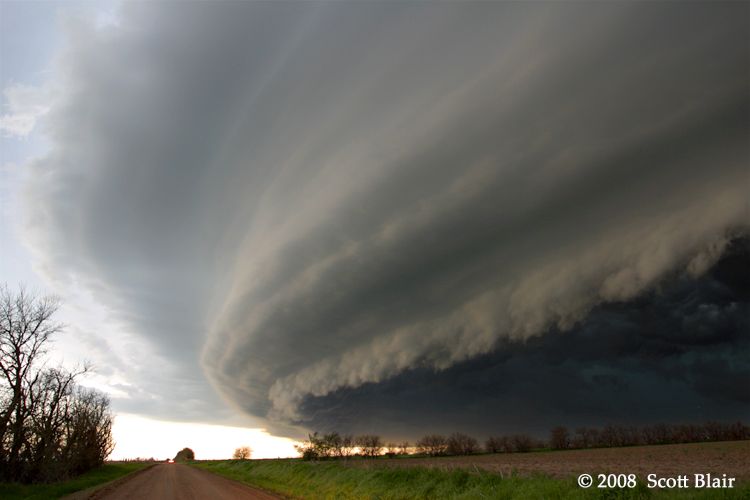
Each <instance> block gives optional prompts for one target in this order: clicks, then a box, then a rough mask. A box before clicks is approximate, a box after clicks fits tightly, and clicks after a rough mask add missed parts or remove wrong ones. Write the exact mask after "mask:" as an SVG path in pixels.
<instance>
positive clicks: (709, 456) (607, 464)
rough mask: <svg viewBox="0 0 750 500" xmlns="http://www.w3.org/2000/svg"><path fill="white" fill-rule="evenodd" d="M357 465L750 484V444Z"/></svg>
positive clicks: (401, 460)
mask: <svg viewBox="0 0 750 500" xmlns="http://www.w3.org/2000/svg"><path fill="white" fill-rule="evenodd" d="M350 464H351V465H353V466H356V467H371V466H373V465H375V464H377V466H388V467H414V466H422V467H438V468H441V469H456V468H469V469H471V468H474V467H477V468H480V469H483V470H487V471H490V472H495V473H499V474H505V475H508V474H513V475H521V476H525V475H526V476H527V475H531V474H539V473H542V474H545V475H548V476H550V477H557V478H562V477H568V476H571V475H578V474H582V473H588V474H592V475H593V474H598V473H608V472H609V473H618V474H620V473H625V474H630V473H634V474H636V475H637V476H638V477H639V478H642V479H644V478H645V477H646V476H647V475H648V474H651V473H654V474H657V475H659V476H675V475H678V474H690V475H692V474H698V473H700V474H705V473H711V474H718V476H721V474H727V476H730V477H736V478H737V479H738V481H743V482H744V481H750V441H726V442H717V443H690V444H667V445H659V446H631V447H623V448H595V449H587V450H566V451H542V452H531V453H497V454H488V455H473V456H460V457H437V458H393V459H383V460H378V461H377V462H371V461H366V460H357V461H351V462H350Z"/></svg>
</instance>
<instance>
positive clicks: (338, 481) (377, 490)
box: [192, 459, 750, 500]
mask: <svg viewBox="0 0 750 500" xmlns="http://www.w3.org/2000/svg"><path fill="white" fill-rule="evenodd" d="M192 465H194V466H196V467H200V468H202V469H205V470H208V471H211V472H215V473H217V474H220V475H222V476H225V477H228V478H230V479H234V480H237V481H240V482H244V483H247V484H250V485H253V486H258V487H260V488H264V489H266V490H269V491H274V492H277V493H281V494H283V495H286V496H289V497H293V498H300V499H336V500H339V499H342V500H344V499H372V500H375V499H377V500H406V499H435V498H440V499H482V498H492V499H527V498H529V499H540V500H543V499H592V498H593V499H613V500H615V499H628V500H629V499H649V498H657V499H665V500H668V499H672V498H680V499H681V498H688V499H701V500H702V499H740V498H743V499H747V498H750V485H747V484H745V485H740V486H739V487H738V488H735V489H732V490H694V489H690V490H679V491H678V490H662V491H657V490H650V489H648V488H646V486H645V485H644V484H642V483H639V484H638V486H637V487H636V488H633V489H614V490H599V489H596V488H592V489H589V490H583V489H581V488H580V487H579V486H578V485H577V484H576V481H575V478H569V479H553V478H549V477H546V476H535V477H516V476H513V477H502V476H500V475H499V474H494V473H489V472H483V471H477V472H474V471H472V472H469V471H465V470H450V471H445V470H439V469H430V468H423V467H403V468H401V467H399V468H396V467H393V468H390V467H385V466H373V467H370V468H361V467H349V466H346V465H343V464H341V463H335V462H302V461H299V460H293V459H288V460H245V461H233V460H226V461H206V462H194V463H193V464H192Z"/></svg>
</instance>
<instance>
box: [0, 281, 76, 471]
mask: <svg viewBox="0 0 750 500" xmlns="http://www.w3.org/2000/svg"><path fill="white" fill-rule="evenodd" d="M58 308H59V302H58V301H57V299H55V298H54V297H36V296H35V295H33V294H30V293H28V292H27V291H26V290H25V289H24V288H23V287H21V288H20V289H19V291H18V293H17V294H15V295H14V294H13V293H11V292H10V291H9V290H8V287H7V285H3V287H2V288H0V371H1V372H2V377H3V378H2V381H3V406H2V410H0V411H1V413H0V443H1V445H2V454H1V455H2V461H3V466H4V467H3V469H4V470H5V471H7V473H8V475H9V476H10V477H11V478H17V477H19V476H20V475H21V471H20V469H21V467H22V464H21V462H22V459H21V454H22V453H23V452H24V449H25V448H26V445H27V442H28V440H29V426H28V422H29V420H30V419H31V416H32V412H33V409H32V407H31V404H30V403H31V401H29V397H30V396H31V395H32V393H33V391H34V388H35V387H36V385H37V384H38V383H39V379H40V377H41V372H40V371H38V370H35V369H34V367H35V364H36V362H37V360H38V358H39V357H40V356H42V355H43V354H44V347H45V344H46V342H47V341H48V340H49V338H50V337H52V336H53V335H54V334H56V333H58V332H59V331H60V330H61V329H62V326H61V325H60V324H59V323H55V322H53V321H52V316H53V315H54V314H55V312H56V311H57V310H58Z"/></svg>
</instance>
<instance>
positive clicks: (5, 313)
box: [0, 286, 114, 483]
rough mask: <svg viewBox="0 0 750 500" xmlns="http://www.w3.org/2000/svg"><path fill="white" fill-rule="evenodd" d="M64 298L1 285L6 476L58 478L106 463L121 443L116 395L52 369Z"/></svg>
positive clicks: (0, 403)
mask: <svg viewBox="0 0 750 500" xmlns="http://www.w3.org/2000/svg"><path fill="white" fill-rule="evenodd" d="M58 308H59V302H58V301H57V300H56V299H54V298H52V297H37V296H35V295H33V294H30V293H28V292H26V291H25V290H24V289H23V288H21V289H20V290H19V292H18V293H15V294H14V293H11V292H10V291H9V290H8V287H7V286H2V287H0V480H2V481H19V482H26V483H29V482H51V481H58V480H62V479H66V478H69V477H72V476H75V475H78V474H81V473H83V472H86V471H87V470H90V469H92V468H94V467H97V466H99V465H101V464H102V463H103V462H104V460H105V458H106V457H107V456H109V454H110V453H111V452H112V449H113V448H114V442H113V440H112V420H113V416H112V413H111V412H110V409H109V400H108V398H107V397H106V396H105V395H104V394H102V393H100V392H97V391H94V390H91V389H86V388H84V387H81V386H79V385H78V384H77V383H76V379H77V378H78V377H79V376H81V375H82V374H84V373H86V372H87V371H88V368H86V367H83V368H80V369H77V370H73V371H69V370H66V369H64V368H47V367H45V366H44V363H43V358H44V354H45V351H46V347H47V344H48V343H49V341H50V340H51V338H52V337H53V336H54V335H55V334H57V333H58V332H60V330H61V329H62V326H61V325H60V324H59V323H56V322H54V320H53V316H54V314H55V312H56V311H57V310H58Z"/></svg>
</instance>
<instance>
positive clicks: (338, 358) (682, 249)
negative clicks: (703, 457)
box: [2, 2, 750, 438]
mask: <svg viewBox="0 0 750 500" xmlns="http://www.w3.org/2000/svg"><path fill="white" fill-rule="evenodd" d="M32 5H33V8H32V7H28V6H22V5H20V4H15V3H3V4H2V6H3V7H2V8H3V21H2V22H3V23H11V22H10V21H9V19H18V21H13V22H12V23H11V24H14V26H15V25H16V24H15V23H20V24H19V25H21V26H23V25H24V23H27V24H28V25H29V26H32V27H35V29H38V30H42V31H44V32H45V33H51V32H53V31H50V25H51V24H54V26H56V28H54V33H55V34H54V35H50V36H49V37H48V38H45V37H44V36H40V37H39V38H37V37H32V36H31V35H30V33H32V32H33V30H24V31H23V32H22V33H21V32H13V31H12V30H11V31H10V32H9V33H10V34H8V35H6V34H4V35H3V37H4V38H3V41H2V45H3V49H2V50H3V52H2V54H3V76H2V82H3V89H4V96H5V101H4V104H3V105H4V108H3V133H4V137H3V179H4V187H3V193H8V192H11V191H12V192H13V193H14V194H13V200H15V201H14V202H13V203H10V205H11V206H12V210H11V211H10V212H9V213H11V214H12V217H9V216H4V217H5V219H4V226H5V227H4V229H3V231H4V234H9V233H8V232H9V231H11V229H9V227H10V226H11V225H13V226H14V227H15V229H13V230H12V231H13V233H12V234H13V235H14V236H13V238H14V240H13V241H14V243H13V244H12V245H11V250H10V251H9V257H8V258H7V259H6V257H5V255H4V257H3V261H4V262H6V263H4V264H3V266H4V267H3V273H4V274H5V273H6V272H7V273H8V276H10V278H9V280H11V281H12V280H15V279H22V278H26V277H27V275H33V277H32V280H34V281H37V280H38V282H39V283H42V284H43V286H45V287H51V288H53V289H54V290H55V291H56V292H57V293H59V294H61V295H62V296H63V297H66V296H74V297H82V298H81V299H80V300H81V301H82V302H84V303H85V304H86V306H85V307H83V306H82V307H81V310H84V309H85V310H86V311H89V312H82V313H81V312H79V314H78V316H75V318H76V321H77V322H80V323H81V324H85V325H86V326H78V327H76V330H77V332H78V333H77V334H76V335H77V336H78V337H77V338H78V339H79V340H78V341H79V342H80V343H82V344H83V347H82V349H83V350H84V351H83V352H85V353H87V354H88V355H90V356H91V357H93V358H95V359H98V360H100V364H101V365H102V366H104V367H105V368H104V370H103V372H102V374H101V377H102V379H101V380H100V381H99V383H100V384H101V385H102V386H105V387H109V388H110V390H111V391H112V394H113V404H114V405H115V407H116V408H117V409H118V410H119V411H123V412H127V413H130V414H136V415H144V416H149V417H152V418H161V419H168V420H186V419H187V420H191V421H199V422H208V423H211V422H213V423H227V422H235V423H237V422H244V423H245V424H247V425H254V426H255V427H262V428H266V429H269V430H271V431H272V432H273V433H275V434H278V435H283V436H290V437H298V436H300V435H301V434H302V433H303V432H304V431H305V430H308V429H328V428H335V429H338V430H341V431H347V430H356V431H358V432H359V431H369V432H380V433H383V434H386V435H387V436H398V437H411V438H415V437H418V436H415V435H413V433H414V432H421V431H422V430H424V429H428V428H434V429H436V430H446V431H449V430H453V429H456V430H462V431H465V432H470V433H473V434H475V435H477V436H478V437H483V436H484V435H486V434H488V433H503V432H505V431H513V432H517V431H526V432H543V431H545V430H546V429H547V428H548V427H546V426H548V425H549V426H551V425H556V424H557V423H563V424H566V425H570V426H576V425H580V424H584V423H585V424H599V423H601V424H604V423H606V422H607V421H611V420H613V419H615V418H616V417H617V415H622V414H623V413H624V412H625V411H626V408H627V407H628V406H627V405H625V403H624V402H629V403H631V404H632V403H637V402H638V401H651V402H653V404H649V408H650V410H649V411H645V410H644V411H640V412H635V413H634V414H633V415H632V419H633V420H634V421H635V420H637V421H639V422H642V423H646V422H650V421H660V420H675V419H679V418H685V419H704V418H716V419H737V418H747V417H748V415H747V408H748V406H747V402H748V394H747V389H746V387H745V386H744V385H741V382H740V381H741V380H742V379H743V378H746V377H747V375H748V374H749V373H750V359H749V352H748V324H747V315H748V302H747V299H748V297H747V288H748V284H747V279H745V281H744V282H741V283H740V284H737V283H735V282H733V281H732V279H731V278H727V276H732V275H734V274H736V273H741V274H742V273H744V274H742V275H744V276H745V278H747V276H746V274H747V273H746V271H747V269H746V268H743V267H742V263H743V262H746V260H747V258H748V253H747V250H746V247H747V237H748V231H749V223H748V221H749V220H750V217H748V214H749V212H748V187H750V183H749V180H750V179H749V176H748V158H749V155H748V146H747V133H748V122H747V116H748V112H750V98H749V96H748V93H747V89H748V84H749V83H750V75H749V68H748V55H750V54H749V53H748V50H749V49H748V45H747V39H748V31H749V29H748V25H747V22H746V20H747V15H748V13H750V12H748V11H749V10H750V7H749V6H748V5H747V4H743V3H739V2H732V3H720V2H718V3H717V2H712V3H666V2H660V3H641V2H637V3H602V4H597V3H567V2H555V3H552V2H550V3H542V2H538V3H537V2H533V3H517V2H513V3H510V2H508V3H504V2H460V3H458V2H457V3H450V2H444V3H426V2H425V3H419V2H401V3H400V2H357V3H354V2H352V3H347V2H278V3H277V2H219V3H209V2H205V3H201V2H184V3H178V2H164V3H162V2H151V3H141V2H137V3H135V2H134V3H124V4H121V5H120V4H112V5H111V6H110V7H108V8H106V9H102V10H99V7H98V6H97V7H96V8H94V10H93V11H91V12H89V11H86V12H84V14H82V15H77V16H74V15H73V16H66V17H65V18H64V19H63V20H60V19H59V16H58V18H56V19H55V20H54V22H53V21H49V20H48V21H44V19H46V18H45V17H44V16H48V17H50V19H51V18H52V17H54V16H53V14H52V13H51V12H53V11H54V10H55V9H53V7H54V6H55V4H32ZM85 5H88V6H89V8H93V7H92V6H91V4H85ZM34 9H39V13H36V12H35V13H33V14H28V12H29V11H30V10H34ZM84 10H85V9H84ZM21 13H26V14H24V15H27V16H28V17H27V18H25V19H26V20H21V19H22V18H23V15H21ZM14 16H15V17H14ZM40 26H44V27H46V28H42V27H40ZM3 32H4V33H5V30H4V31H3ZM27 39H28V41H29V43H30V45H25V44H24V42H26V41H27ZM40 39H41V41H40ZM44 40H46V41H44ZM34 44H39V45H38V46H36V45H34ZM16 47H22V48H16ZM24 51H28V53H29V57H31V60H33V61H38V63H37V64H30V63H29V62H28V60H29V59H28V58H27V57H19V56H18V54H17V53H18V52H20V53H24ZM29 124H31V125H29ZM10 165H12V166H10ZM4 196H5V195H4ZM4 205H5V206H8V203H7V202H5V201H4ZM4 213H5V212H4ZM11 219H12V220H11ZM4 251H5V250H4ZM738 255H739V257H737V256H738ZM7 262H10V266H9V265H8V264H7ZM18 269H22V271H18ZM23 269H26V271H23ZM726 269H730V271H726ZM91 310H95V311H97V313H96V315H95V316H87V315H91V314H93V313H91V312H90V311H91ZM665 318H666V319H665ZM87 319H89V320H90V321H89V322H88V323H87ZM717 386H718V387H723V389H722V390H719V391H718V392H716V393H713V392H712V391H711V390H708V389H707V387H717ZM743 387H745V389H744V390H743ZM664 393H666V394H669V396H667V397H666V398H665V397H664V396H663V394H664ZM587 398H588V399H589V404H577V403H576V404H574V402H576V401H581V400H582V399H584V400H586V399H587ZM416 402H420V403H421V404H416ZM660 402H661V403H660ZM613 408H614V409H618V410H616V411H613ZM698 408H701V409H700V410H698ZM492 414H497V415H503V417H502V418H493V419H490V418H487V415H492ZM540 415H544V417H543V418H541V417H540ZM365 424H366V425H365ZM364 427H367V429H365V428H364ZM524 427H525V428H524Z"/></svg>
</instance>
